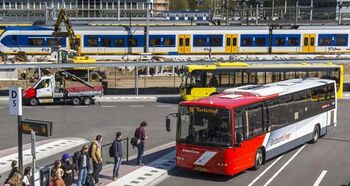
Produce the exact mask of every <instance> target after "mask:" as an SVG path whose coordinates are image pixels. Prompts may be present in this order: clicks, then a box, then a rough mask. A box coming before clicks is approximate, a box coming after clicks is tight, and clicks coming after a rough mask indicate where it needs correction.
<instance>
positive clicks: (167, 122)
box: [165, 117, 170, 132]
mask: <svg viewBox="0 0 350 186" xmlns="http://www.w3.org/2000/svg"><path fill="white" fill-rule="evenodd" d="M165 127H166V131H167V132H170V119H169V118H168V117H167V118H166V120H165Z"/></svg>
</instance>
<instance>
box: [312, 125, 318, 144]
mask: <svg viewBox="0 0 350 186" xmlns="http://www.w3.org/2000/svg"><path fill="white" fill-rule="evenodd" d="M319 138H320V127H319V126H318V125H316V126H315V128H314V132H313V134H312V140H311V143H317V141H318V139H319Z"/></svg>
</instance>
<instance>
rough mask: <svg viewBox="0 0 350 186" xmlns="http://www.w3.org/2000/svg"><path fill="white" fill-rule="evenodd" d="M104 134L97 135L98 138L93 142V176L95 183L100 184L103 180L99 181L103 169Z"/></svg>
mask: <svg viewBox="0 0 350 186" xmlns="http://www.w3.org/2000/svg"><path fill="white" fill-rule="evenodd" d="M101 143H102V135H97V136H96V140H95V141H93V142H92V143H91V146H90V148H91V154H90V155H91V158H92V165H93V169H94V170H93V171H92V176H93V178H94V179H95V183H96V184H98V185H100V184H102V182H100V181H99V176H100V172H101V171H102V145H101Z"/></svg>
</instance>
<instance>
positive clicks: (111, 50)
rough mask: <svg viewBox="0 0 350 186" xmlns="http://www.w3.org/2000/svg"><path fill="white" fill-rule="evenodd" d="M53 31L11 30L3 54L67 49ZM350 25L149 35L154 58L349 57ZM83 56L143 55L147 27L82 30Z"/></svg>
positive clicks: (155, 31)
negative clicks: (163, 55)
mask: <svg viewBox="0 0 350 186" xmlns="http://www.w3.org/2000/svg"><path fill="white" fill-rule="evenodd" d="M52 32H53V28H50V27H42V26H21V27H17V26H13V27H11V26H9V27H3V28H1V29H0V51H1V52H2V53H4V54H17V53H18V52H20V51H22V52H25V53H26V54H49V52H50V48H51V47H52V46H55V45H61V47H68V46H69V45H68V42H69V41H68V38H55V37H53V36H52ZM349 32H350V27H349V26H300V27H298V28H297V29H276V30H270V29H269V27H267V26H246V27H243V26H172V27H171V26H158V27H156V26H154V27H150V31H149V34H150V35H149V43H148V46H149V51H150V53H152V54H168V55H172V54H174V55H181V54H208V50H209V49H210V50H211V53H212V54H238V53H239V54H248V53H250V54H267V53H276V54H283V53H291V54H302V53H347V52H349V51H350V48H349ZM75 33H76V34H77V37H78V38H79V39H80V46H79V52H80V53H82V54H91V55H118V54H140V53H142V52H143V51H144V47H145V44H146V43H145V40H146V39H145V34H144V33H145V31H144V27H132V28H131V29H130V28H129V27H113V26H96V27H92V26H78V27H75Z"/></svg>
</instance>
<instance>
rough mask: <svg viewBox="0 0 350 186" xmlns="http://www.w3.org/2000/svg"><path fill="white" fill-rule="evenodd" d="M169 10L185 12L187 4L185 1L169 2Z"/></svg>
mask: <svg viewBox="0 0 350 186" xmlns="http://www.w3.org/2000/svg"><path fill="white" fill-rule="evenodd" d="M169 9H170V10H187V9H188V2H187V0H170V2H169Z"/></svg>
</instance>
